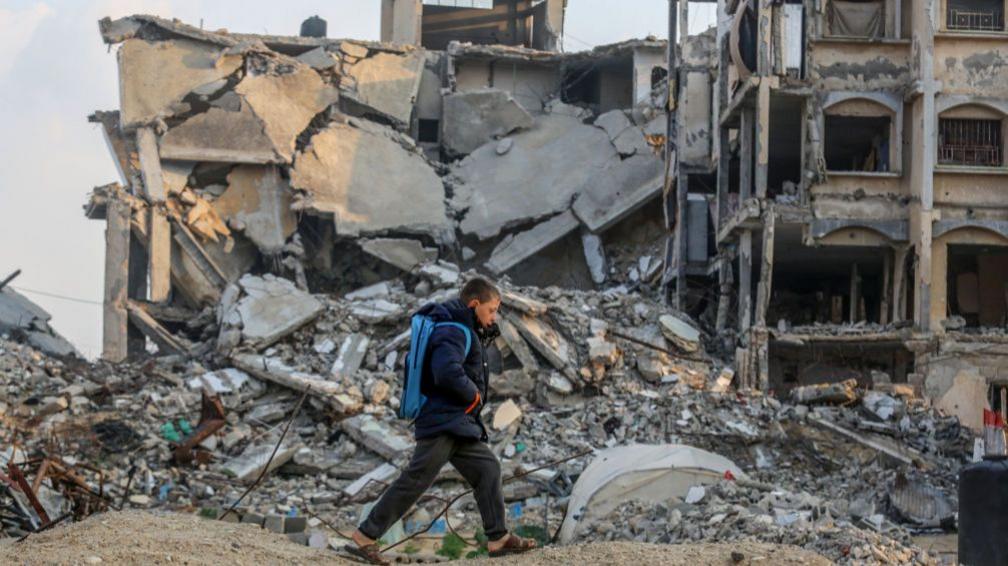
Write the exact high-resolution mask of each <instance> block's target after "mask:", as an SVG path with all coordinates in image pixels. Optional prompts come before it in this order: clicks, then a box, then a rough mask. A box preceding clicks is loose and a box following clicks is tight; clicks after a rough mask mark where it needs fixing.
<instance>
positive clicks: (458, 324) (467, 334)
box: [434, 321, 472, 358]
mask: <svg viewBox="0 0 1008 566" xmlns="http://www.w3.org/2000/svg"><path fill="white" fill-rule="evenodd" d="M434 326H454V327H456V328H458V329H459V330H461V331H462V334H465V339H466V345H465V356H464V357H466V358H468V357H469V348H470V347H471V346H472V329H470V328H469V327H467V326H466V325H464V324H462V323H461V322H454V321H453V322H439V323H437V324H435V325H434Z"/></svg>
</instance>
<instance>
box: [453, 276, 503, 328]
mask: <svg viewBox="0 0 1008 566" xmlns="http://www.w3.org/2000/svg"><path fill="white" fill-rule="evenodd" d="M500 297H501V296H500V291H498V290H497V287H496V286H494V284H493V283H491V282H489V281H487V280H486V279H484V278H482V277H473V278H472V279H470V280H468V281H466V284H465V285H463V286H462V292H461V293H459V298H460V299H462V304H464V305H465V306H467V307H469V308H471V309H473V310H474V311H476V320H477V322H479V325H480V326H482V327H483V328H487V327H489V326H491V325H493V324H494V323H495V322H497V309H499V308H500V302H501V299H500Z"/></svg>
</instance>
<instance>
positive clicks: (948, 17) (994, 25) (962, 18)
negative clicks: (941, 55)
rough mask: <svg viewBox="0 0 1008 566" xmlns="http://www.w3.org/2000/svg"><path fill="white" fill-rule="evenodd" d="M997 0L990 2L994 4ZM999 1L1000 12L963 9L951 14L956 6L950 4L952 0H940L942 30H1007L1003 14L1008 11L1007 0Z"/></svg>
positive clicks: (992, 31) (953, 31)
mask: <svg viewBox="0 0 1008 566" xmlns="http://www.w3.org/2000/svg"><path fill="white" fill-rule="evenodd" d="M974 1H983V0H974ZM997 1H998V0H991V4H996V3H997ZM1000 3H1001V7H1000V12H998V11H996V10H994V11H992V12H990V13H986V12H968V11H963V12H960V13H957V14H953V10H956V8H955V7H954V6H953V5H952V2H950V1H949V0H942V4H941V18H942V31H944V32H948V33H965V34H976V33H980V34H986V33H1005V32H1008V27H1006V25H1005V24H1006V23H1008V22H1006V17H1005V14H1006V13H1008V1H1006V0H1000Z"/></svg>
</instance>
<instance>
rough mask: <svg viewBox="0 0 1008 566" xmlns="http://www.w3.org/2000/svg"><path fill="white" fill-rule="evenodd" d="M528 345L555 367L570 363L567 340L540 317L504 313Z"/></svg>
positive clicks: (563, 366) (566, 365) (562, 366)
mask: <svg viewBox="0 0 1008 566" xmlns="http://www.w3.org/2000/svg"><path fill="white" fill-rule="evenodd" d="M506 317H507V320H508V322H510V323H511V324H512V325H514V327H515V328H516V329H517V330H518V332H519V333H520V334H521V335H522V336H523V337H524V338H525V340H527V341H528V343H529V345H531V346H532V348H534V349H535V351H537V352H539V354H541V355H542V356H543V357H544V358H546V360H547V361H548V362H549V363H550V364H552V365H553V367H555V368H556V369H559V370H563V369H565V368H567V367H568V366H569V364H570V357H569V356H570V346H569V345H568V344H567V340H566V339H565V338H564V337H563V336H561V335H560V334H558V333H557V332H556V330H554V329H553V327H551V326H550V325H548V324H546V323H545V322H543V321H542V320H541V319H539V318H536V317H534V316H531V315H529V314H526V313H508V314H507V315H506Z"/></svg>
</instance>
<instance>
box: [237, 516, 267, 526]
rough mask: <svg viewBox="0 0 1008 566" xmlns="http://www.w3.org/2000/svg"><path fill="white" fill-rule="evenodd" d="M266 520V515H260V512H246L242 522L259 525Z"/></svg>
mask: <svg viewBox="0 0 1008 566" xmlns="http://www.w3.org/2000/svg"><path fill="white" fill-rule="evenodd" d="M265 521H266V517H264V516H262V515H260V514H259V513H245V514H244V515H242V518H241V522H242V523H245V524H251V525H256V526H258V527H261V526H263V523H264V522H265Z"/></svg>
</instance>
